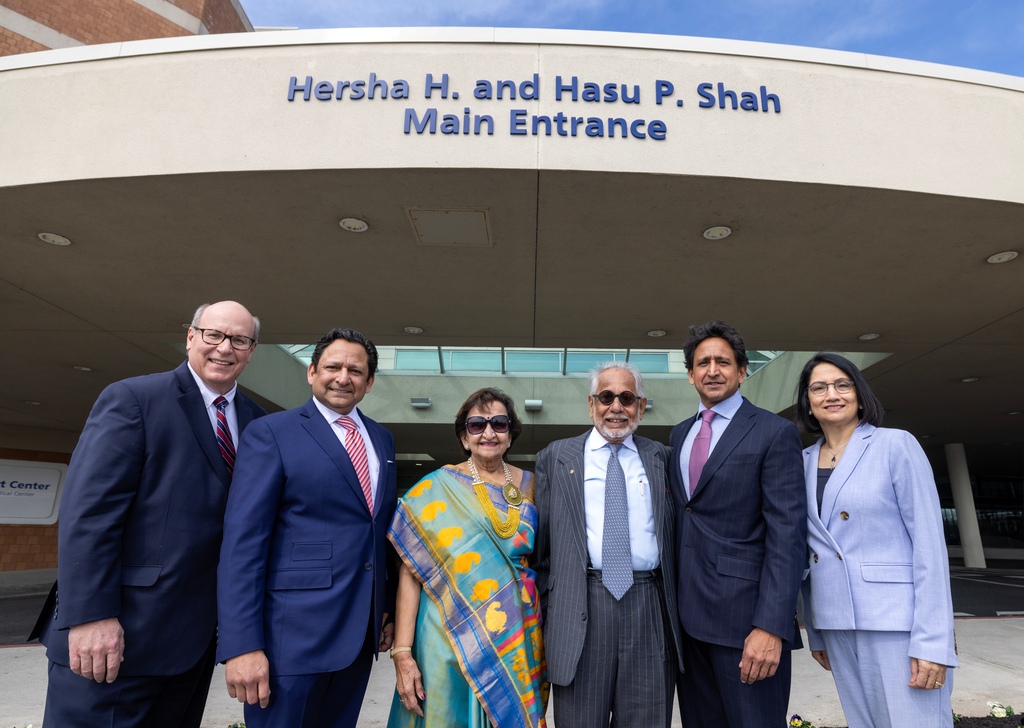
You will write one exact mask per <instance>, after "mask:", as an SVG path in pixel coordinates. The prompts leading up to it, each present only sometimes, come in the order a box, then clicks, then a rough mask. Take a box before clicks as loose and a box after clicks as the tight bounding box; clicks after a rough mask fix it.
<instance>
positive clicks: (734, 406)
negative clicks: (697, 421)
mask: <svg viewBox="0 0 1024 728" xmlns="http://www.w3.org/2000/svg"><path fill="white" fill-rule="evenodd" d="M742 406H743V395H742V394H740V392H739V390H738V389H737V390H736V393H735V394H734V395H733V396H731V397H729V399H727V400H725V401H723V402H719V403H718V404H716V405H715V406H714V407H712V408H711V411H712V412H714V413H715V416H716V417H724V418H725V419H727V420H731V419H732V418H733V417H735V416H736V413H737V412H739V410H740V407H742ZM706 409H707V407H705V406H704V403H703V402H701V403H700V406H699V407H697V416H698V417H700V413H701V412H703V411H704V410H706Z"/></svg>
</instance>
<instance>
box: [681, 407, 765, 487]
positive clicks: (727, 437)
mask: <svg viewBox="0 0 1024 728" xmlns="http://www.w3.org/2000/svg"><path fill="white" fill-rule="evenodd" d="M756 414H757V408H756V407H755V406H754V405H752V404H750V402H748V401H747V400H746V398H744V400H743V404H742V405H740V408H739V409H738V410H736V415H735V416H734V417H733V418H732V422H730V423H729V426H728V427H726V428H725V432H723V433H722V437H721V438H719V440H718V442H717V443H715V449H714V450H713V451H712V452H711V456H710V457H709V458H708V461H707V462H706V463H704V470H703V471H701V474H700V480H698V481H697V488H696V489H695V490H694V491H693V498H696V497H697V495H698V494H700V492H701V491H702V490H704V486H706V485H707V484H708V481H709V480H711V476H713V475H714V474H715V472H716V471H717V470H718V469H719V468H720V467H722V464H723V463H725V460H726V458H728V457H729V454H730V453H731V452H732V451H733V450H735V449H736V446H737V445H739V444H740V441H741V440H742V439H743V438H744V437H745V436H746V434H747V433H748V432H749V431H750V428H751V427H753V426H754V415H756Z"/></svg>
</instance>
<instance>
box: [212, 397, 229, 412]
mask: <svg viewBox="0 0 1024 728" xmlns="http://www.w3.org/2000/svg"><path fill="white" fill-rule="evenodd" d="M213 406H214V407H216V408H217V409H219V410H222V409H224V408H225V407H227V406H228V400H227V398H226V397H217V399H215V400H213Z"/></svg>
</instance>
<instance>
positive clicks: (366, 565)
mask: <svg viewBox="0 0 1024 728" xmlns="http://www.w3.org/2000/svg"><path fill="white" fill-rule="evenodd" d="M363 568H364V569H366V570H367V571H369V570H370V569H372V568H373V564H371V563H370V562H369V561H367V562H366V563H365V564H363Z"/></svg>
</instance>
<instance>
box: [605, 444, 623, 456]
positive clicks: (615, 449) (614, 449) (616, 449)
mask: <svg viewBox="0 0 1024 728" xmlns="http://www.w3.org/2000/svg"><path fill="white" fill-rule="evenodd" d="M608 447H610V448H611V449H612V455H615V456H618V454H619V448H620V447H622V443H621V442H609V443H608Z"/></svg>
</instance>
